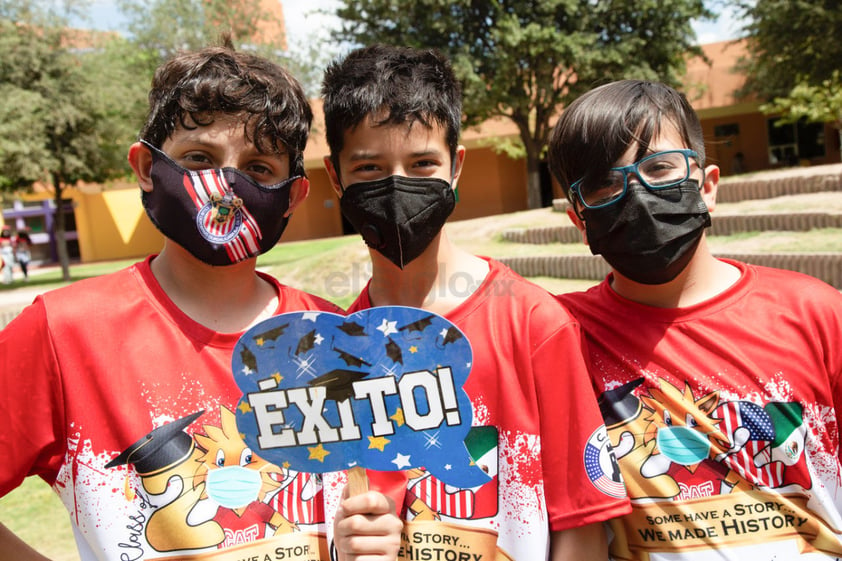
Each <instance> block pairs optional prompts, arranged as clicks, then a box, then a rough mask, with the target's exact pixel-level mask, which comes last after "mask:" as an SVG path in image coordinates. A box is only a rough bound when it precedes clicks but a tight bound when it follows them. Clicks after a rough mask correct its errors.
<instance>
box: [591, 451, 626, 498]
mask: <svg viewBox="0 0 842 561" xmlns="http://www.w3.org/2000/svg"><path fill="white" fill-rule="evenodd" d="M592 441H593V439H591V442H588V444H587V446H585V471H586V472H587V474H588V478H589V479H590V480H591V482H592V483H593V484H594V486H595V487H596V488H597V489H599V490H600V491H602V492H603V493H605V494H606V495H609V496H611V497H622V496H625V494H626V486H625V484H624V483H623V482H622V481H616V480H614V479H613V477H611V475H612V474H608V473H605V470H604V469H603V468H602V464H601V463H600V452H601V451H602V450H603V449H604V447H599V446H595V445H594V443H593V442H592Z"/></svg>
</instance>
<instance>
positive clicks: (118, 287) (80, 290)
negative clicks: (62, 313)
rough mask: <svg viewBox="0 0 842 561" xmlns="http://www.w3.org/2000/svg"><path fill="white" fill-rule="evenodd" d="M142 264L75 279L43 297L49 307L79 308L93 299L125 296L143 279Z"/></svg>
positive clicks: (101, 300) (102, 299) (104, 299)
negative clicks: (140, 269)
mask: <svg viewBox="0 0 842 561" xmlns="http://www.w3.org/2000/svg"><path fill="white" fill-rule="evenodd" d="M141 265H142V264H141V263H135V264H134V265H131V266H129V267H127V268H125V269H120V270H119V271H115V272H113V273H109V274H106V275H100V276H97V277H91V278H87V279H81V280H78V281H75V282H73V283H72V284H69V285H67V286H64V287H61V288H57V289H55V290H50V291H48V292H45V293H44V294H43V299H44V301H45V302H46V303H47V304H48V306H49V307H58V308H79V307H81V306H84V304H86V303H90V302H93V301H96V302H103V301H107V300H109V299H110V298H112V297H123V296H125V295H127V293H129V292H130V291H131V288H132V287H133V286H137V285H138V283H139V282H140V281H141V277H142V274H141V273H140V271H139V268H140V267H141Z"/></svg>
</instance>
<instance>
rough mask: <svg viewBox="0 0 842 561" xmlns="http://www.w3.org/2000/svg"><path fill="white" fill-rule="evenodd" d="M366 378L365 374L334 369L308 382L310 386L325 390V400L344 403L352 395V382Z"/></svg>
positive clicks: (366, 374)
mask: <svg viewBox="0 0 842 561" xmlns="http://www.w3.org/2000/svg"><path fill="white" fill-rule="evenodd" d="M366 376H368V373H367V372H359V371H358V370H346V369H344V368H335V369H333V370H331V371H330V372H328V373H327V374H322V375H321V376H319V377H317V378H313V379H312V380H310V381H309V382H308V384H309V385H310V386H314V387H315V386H321V387H323V388H325V389H326V392H325V395H326V397H327V399H332V400H334V401H344V400H346V399H349V398H350V397H351V396H352V395H354V382H357V381H359V380H362V379H363V378H365V377H366Z"/></svg>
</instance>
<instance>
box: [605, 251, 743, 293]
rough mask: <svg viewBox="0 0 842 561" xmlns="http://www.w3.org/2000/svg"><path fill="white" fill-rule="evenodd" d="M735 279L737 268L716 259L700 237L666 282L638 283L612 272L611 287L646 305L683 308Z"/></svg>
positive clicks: (719, 290) (730, 283)
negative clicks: (684, 263)
mask: <svg viewBox="0 0 842 561" xmlns="http://www.w3.org/2000/svg"><path fill="white" fill-rule="evenodd" d="M739 278H740V271H739V269H737V268H736V267H734V266H733V265H729V264H728V263H725V262H724V261H720V260H719V259H716V258H715V257H714V256H713V254H711V252H710V250H709V249H708V246H707V240H706V239H705V238H704V237H702V239H701V240H700V241H699V245H698V246H697V247H696V250H695V253H694V255H693V258H692V259H691V260H690V262H689V263H688V264H687V267H685V268H684V270H683V271H682V272H681V273H680V274H679V275H678V276H677V277H676V278H674V279H673V280H671V281H670V282H667V283H664V284H658V285H649V284H640V283H638V282H634V281H633V280H631V279H628V278H626V277H624V276H623V275H621V274H619V273H618V272H617V271H614V274H613V279H612V282H611V288H613V289H614V291H615V292H616V293H617V294H619V295H620V296H622V297H624V298H627V299H629V300H633V301H635V302H638V303H640V304H646V305H647V306H653V307H656V308H686V307H688V306H693V305H695V304H700V303H702V302H705V301H707V300H710V299H711V298H713V297H715V296H718V295H719V294H722V293H723V292H725V291H726V290H728V288H729V287H731V286H733V285H734V283H736V282H737V281H738V280H739Z"/></svg>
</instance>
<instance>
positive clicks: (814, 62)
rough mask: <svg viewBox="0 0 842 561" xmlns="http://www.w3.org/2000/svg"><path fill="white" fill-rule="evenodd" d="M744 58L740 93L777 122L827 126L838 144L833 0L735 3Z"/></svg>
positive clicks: (841, 84)
mask: <svg viewBox="0 0 842 561" xmlns="http://www.w3.org/2000/svg"><path fill="white" fill-rule="evenodd" d="M737 5H738V6H739V9H740V11H741V15H742V17H743V19H744V21H745V22H746V24H745V25H744V27H743V31H744V32H745V36H746V44H747V47H748V52H749V56H747V57H746V58H745V60H743V61H741V64H740V67H741V70H742V71H743V72H744V73H745V75H746V84H745V86H744V88H743V89H742V91H741V93H742V94H743V95H755V96H756V97H757V98H758V99H760V100H762V101H766V102H767V103H765V104H764V105H762V106H761V107H760V110H761V111H762V112H764V113H766V114H768V115H774V114H777V115H780V116H781V118H780V119H779V121H778V123H780V124H787V123H794V122H796V121H799V120H801V119H803V120H806V121H808V122H814V123H832V124H833V125H834V126H835V127H836V128H837V130H838V132H839V135H840V141H842V80H840V72H842V42H840V41H838V40H837V38H838V37H840V36H842V9H840V8H841V7H840V3H839V1H838V0H798V1H797V2H792V1H790V0H750V1H749V0H741V1H740V2H738V4H737Z"/></svg>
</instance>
